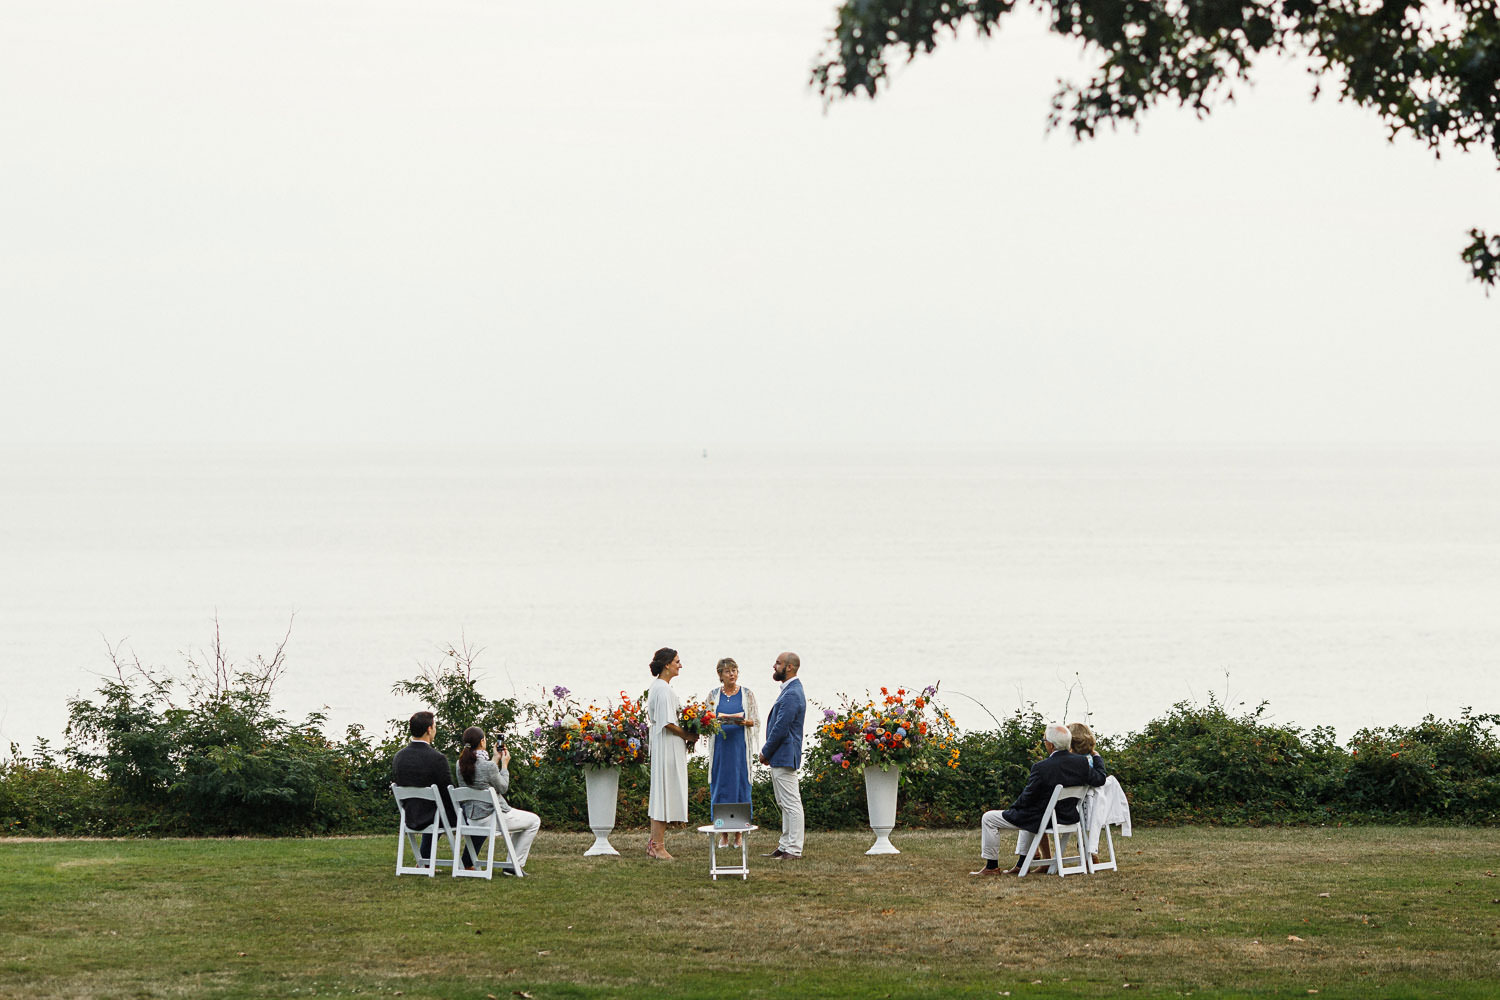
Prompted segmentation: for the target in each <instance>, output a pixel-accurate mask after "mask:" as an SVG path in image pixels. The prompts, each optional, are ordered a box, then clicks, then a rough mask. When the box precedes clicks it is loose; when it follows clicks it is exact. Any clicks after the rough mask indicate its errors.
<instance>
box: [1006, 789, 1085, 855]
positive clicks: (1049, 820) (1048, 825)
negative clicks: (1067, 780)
mask: <svg viewBox="0 0 1500 1000" xmlns="http://www.w3.org/2000/svg"><path fill="white" fill-rule="evenodd" d="M1088 790H1089V788H1088V786H1087V785H1066V786H1064V785H1058V786H1057V787H1056V788H1054V789H1052V798H1051V799H1050V800H1049V801H1048V802H1047V811H1046V812H1044V813H1042V825H1041V828H1040V829H1038V830H1037V834H1036V836H1035V837H1032V838H1031V846H1030V847H1028V848H1027V849H1026V858H1025V859H1024V860H1023V861H1022V862H1021V877H1023V878H1024V877H1025V875H1026V873H1027V872H1029V871H1030V870H1031V862H1032V859H1033V858H1035V857H1036V850H1037V848H1038V847H1039V846H1041V843H1042V838H1043V837H1049V836H1050V837H1051V838H1052V857H1051V858H1043V859H1042V860H1041V862H1039V863H1040V864H1042V865H1050V866H1051V867H1052V869H1053V870H1054V871H1056V872H1057V874H1058V877H1059V878H1060V877H1062V876H1064V875H1087V874H1089V855H1088V835H1087V834H1086V833H1084V829H1083V816H1082V814H1080V815H1079V817H1078V822H1077V823H1059V822H1058V821H1057V804H1058V803H1059V802H1065V801H1067V800H1068V799H1077V800H1079V802H1080V803H1081V802H1082V799H1083V797H1084V795H1085V794H1087V793H1088ZM1068 834H1072V835H1073V843H1074V845H1075V848H1076V850H1077V851H1078V853H1077V855H1074V856H1069V855H1066V854H1064V853H1063V844H1065V843H1067V840H1066V837H1067V835H1068ZM1070 862H1074V863H1072V864H1070Z"/></svg>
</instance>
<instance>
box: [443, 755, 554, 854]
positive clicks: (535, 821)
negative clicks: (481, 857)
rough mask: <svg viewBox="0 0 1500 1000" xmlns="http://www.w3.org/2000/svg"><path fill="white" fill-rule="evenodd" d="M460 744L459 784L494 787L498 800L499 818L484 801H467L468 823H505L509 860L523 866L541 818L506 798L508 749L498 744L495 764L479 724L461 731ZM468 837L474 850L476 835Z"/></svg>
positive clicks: (508, 784) (508, 766) (473, 786)
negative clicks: (497, 763) (510, 850)
mask: <svg viewBox="0 0 1500 1000" xmlns="http://www.w3.org/2000/svg"><path fill="white" fill-rule="evenodd" d="M463 743H464V748H463V752H461V753H460V754H459V755H458V782H459V784H461V785H462V786H463V787H465V788H481V789H482V788H493V789H494V790H495V798H497V799H499V800H500V815H499V816H498V817H496V816H495V810H494V808H493V807H492V806H490V804H489V803H487V802H471V803H469V804H468V805H467V807H466V809H465V813H466V815H467V816H468V818H469V822H470V823H479V822H482V821H483V820H484V819H486V818H490V819H491V820H492V822H493V821H495V820H498V821H499V822H501V823H504V824H505V828H506V829H507V830H509V831H510V836H511V841H512V842H513V843H514V844H515V847H516V856H515V857H513V858H511V859H510V860H511V861H513V862H514V863H515V865H516V867H517V868H525V867H526V858H527V856H528V855H529V854H530V853H531V842H532V841H533V840H535V839H536V834H537V831H538V830H540V829H541V828H542V819H541V817H540V816H538V815H537V814H536V813H531V812H527V811H526V810H524V809H516V808H514V807H513V806H511V804H510V803H508V802H506V801H505V793H506V792H507V791H509V790H510V751H509V750H507V749H505V747H504V746H501V747H500V766H499V767H496V766H495V762H494V761H492V760H490V755H489V754H488V753H487V752H485V738H484V730H483V729H480V728H479V727H478V726H470V727H469V728H468V729H465V730H464V739H463ZM471 839H473V840H474V841H476V843H475V846H474V849H475V850H476V851H477V850H478V849H479V845H478V843H477V841H478V840H479V838H477V837H475V838H471Z"/></svg>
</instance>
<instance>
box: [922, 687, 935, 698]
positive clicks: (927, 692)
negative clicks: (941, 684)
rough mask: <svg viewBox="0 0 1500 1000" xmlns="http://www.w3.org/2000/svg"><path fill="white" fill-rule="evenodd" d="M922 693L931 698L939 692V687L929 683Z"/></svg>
mask: <svg viewBox="0 0 1500 1000" xmlns="http://www.w3.org/2000/svg"><path fill="white" fill-rule="evenodd" d="M922 694H923V695H925V696H926V697H928V698H931V697H932V696H933V695H935V694H937V688H936V687H934V686H933V685H931V684H929V685H927V686H926V687H924V688H923V689H922Z"/></svg>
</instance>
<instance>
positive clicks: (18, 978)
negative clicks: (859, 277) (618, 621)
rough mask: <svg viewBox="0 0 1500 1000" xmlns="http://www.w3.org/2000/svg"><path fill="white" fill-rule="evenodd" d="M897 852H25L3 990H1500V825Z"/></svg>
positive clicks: (851, 846) (550, 848) (684, 837)
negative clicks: (716, 861) (1095, 868)
mask: <svg viewBox="0 0 1500 1000" xmlns="http://www.w3.org/2000/svg"><path fill="white" fill-rule="evenodd" d="M757 836H758V840H757V842H756V843H755V844H754V845H753V846H754V847H756V848H757V849H759V850H769V849H770V848H771V846H773V844H774V838H773V837H771V836H768V835H767V834H766V833H765V832H762V833H761V834H759V835H757ZM871 839H872V838H871V837H870V836H869V835H868V834H864V835H859V834H850V833H836V834H826V833H816V832H814V833H812V834H811V835H810V836H809V838H808V854H807V857H806V858H805V859H804V860H802V861H800V862H774V861H769V860H762V859H760V858H758V857H757V858H754V859H753V860H752V864H751V871H752V874H751V877H750V880H749V881H748V882H741V881H740V880H738V879H733V880H729V881H724V880H721V881H719V882H717V883H714V882H710V881H709V879H708V874H707V867H708V849H707V843H706V839H705V838H703V837H700V836H698V835H696V834H693V835H688V834H682V833H677V834H674V835H673V836H672V838H671V847H672V850H673V853H675V854H676V855H677V856H678V860H677V861H675V862H653V861H650V860H648V859H647V858H645V857H644V855H643V852H642V850H641V849H642V847H643V846H644V840H645V836H644V834H643V833H638V832H632V833H618V834H617V835H616V836H615V837H614V842H615V844H616V846H617V847H619V848H620V849H622V850H625V851H627V855H626V856H625V857H623V858H584V857H582V852H583V849H584V848H585V847H586V846H587V845H588V843H589V842H590V838H589V837H588V836H587V835H582V834H555V833H550V832H548V831H546V830H544V831H543V832H542V835H541V837H540V838H539V839H538V841H537V847H536V850H535V852H534V853H533V856H532V862H531V866H530V867H531V877H529V878H526V879H524V880H520V881H517V880H515V879H503V880H502V879H499V878H497V879H496V880H495V881H494V882H493V883H488V882H484V881H482V880H470V879H461V880H460V879H453V878H450V877H448V876H447V875H442V876H440V877H438V878H436V879H428V878H421V877H416V876H403V877H401V878H399V879H398V878H396V877H395V876H394V874H393V867H394V853H395V850H394V836H392V837H389V838H387V837H379V838H352V839H338V840H167V841H123V840H122V841H40V842H24V841H0V997H17V998H20V997H28V998H30V997H43V996H44V997H177V996H194V997H199V996H206V997H262V996H278V997H290V996H298V997H305V996H351V995H378V996H395V995H401V996H405V997H413V998H416V997H445V998H475V1000H483V998H486V997H489V996H493V997H496V998H501V1000H503V998H507V997H513V996H516V995H521V996H526V995H530V996H533V997H537V998H543V997H617V996H618V997H634V996H643V997H652V998H669V997H726V998H728V997H735V998H739V997H766V996H797V997H805V996H814V997H851V996H875V997H885V996H892V997H925V996H972V997H996V996H1005V995H1010V996H1015V997H1054V996H1081V997H1093V996H1100V995H1121V996H1135V995H1143V996H1177V995H1187V994H1190V993H1191V994H1192V995H1194V996H1199V997H1203V996H1300V997H1306V996H1309V995H1310V994H1312V991H1317V992H1316V994H1315V995H1316V996H1317V997H1319V998H1320V1000H1322V998H1327V997H1437V996H1447V997H1474V998H1480V997H1483V998H1490V997H1494V996H1497V995H1500V938H1497V936H1496V935H1497V931H1500V878H1496V876H1495V873H1496V871H1497V870H1500V830H1493V829H1390V828H1350V829H1336V830H1335V829H1313V830H1251V829H1236V830H1224V829H1202V830H1200V829H1189V828H1177V829H1144V830H1141V831H1139V833H1138V835H1137V836H1136V837H1134V838H1133V839H1131V840H1126V841H1123V843H1122V856H1123V862H1122V870H1121V871H1119V872H1106V873H1101V874H1099V875H1096V876H1093V877H1069V878H1067V879H1058V878H1056V877H1055V876H1051V877H1047V876H1031V877H1028V878H1026V879H1025V880H1017V879H1014V878H1009V879H973V878H970V877H969V876H968V875H967V871H968V870H969V869H970V868H971V867H975V865H976V860H977V858H976V855H977V853H978V842H979V838H978V835H977V833H963V832H954V831H944V832H933V833H924V832H903V831H901V830H898V831H897V832H896V835H895V837H894V838H893V839H894V840H895V841H896V843H897V845H898V846H899V847H901V848H902V849H903V851H904V853H902V854H901V855H899V856H890V857H878V858H867V857H865V856H864V854H863V853H862V852H863V850H864V848H865V847H867V846H868V844H869V842H870V840H871ZM1127 983H1129V984H1130V985H1129V986H1128V987H1127V986H1126V985H1125V984H1127Z"/></svg>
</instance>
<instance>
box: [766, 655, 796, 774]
mask: <svg viewBox="0 0 1500 1000" xmlns="http://www.w3.org/2000/svg"><path fill="white" fill-rule="evenodd" d="M806 717H807V697H806V696H805V695H804V694H803V693H802V681H801V680H799V679H798V678H796V677H793V678H792V679H791V680H789V681H787V682H786V683H785V684H783V685H782V686H781V696H780V697H778V698H777V699H776V704H774V705H772V706H771V714H770V715H769V716H767V717H766V745H765V746H763V747H761V750H760V752H761V755H762V756H764V757H765V758H766V759H767V760H768V761H770V762H771V766H772V767H801V766H802V725H803V721H804V720H805V719H806Z"/></svg>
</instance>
